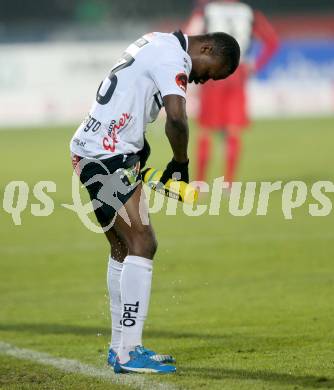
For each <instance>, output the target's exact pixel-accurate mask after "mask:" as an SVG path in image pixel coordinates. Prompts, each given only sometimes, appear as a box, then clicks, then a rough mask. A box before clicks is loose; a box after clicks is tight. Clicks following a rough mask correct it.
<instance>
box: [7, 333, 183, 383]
mask: <svg viewBox="0 0 334 390" xmlns="http://www.w3.org/2000/svg"><path fill="white" fill-rule="evenodd" d="M0 355H7V356H11V357H14V358H16V359H20V360H28V361H31V362H35V363H39V364H42V365H45V366H51V367H54V368H57V369H58V370H61V371H64V372H68V373H72V374H81V375H85V376H90V377H93V378H99V379H103V380H105V381H108V382H110V383H113V384H117V385H127V386H130V387H132V388H135V389H141V390H177V389H178V388H177V387H176V386H173V385H170V384H164V383H160V382H158V381H156V380H154V379H151V378H148V377H147V376H143V375H144V374H142V375H134V374H128V375H123V374H118V375H116V374H114V372H113V369H112V368H111V367H110V368H99V367H94V366H91V365H88V364H84V363H81V362H79V361H78V360H72V359H65V358H58V357H54V356H52V355H49V354H47V353H45V352H38V351H34V350H31V349H25V348H18V347H15V346H14V345H11V344H8V343H4V342H2V341H0ZM157 375H158V374H157Z"/></svg>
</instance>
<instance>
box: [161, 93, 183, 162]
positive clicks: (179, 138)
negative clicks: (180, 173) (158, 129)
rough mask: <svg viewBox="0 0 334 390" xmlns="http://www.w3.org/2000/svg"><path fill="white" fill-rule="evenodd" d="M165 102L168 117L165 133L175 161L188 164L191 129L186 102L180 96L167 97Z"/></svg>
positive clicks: (164, 99)
mask: <svg viewBox="0 0 334 390" xmlns="http://www.w3.org/2000/svg"><path fill="white" fill-rule="evenodd" d="M163 101H164V105H165V110H166V115H167V119H166V126H165V131H166V135H167V138H168V140H169V142H170V145H171V147H172V150H173V153H174V160H175V161H177V162H180V163H184V162H187V161H188V140H189V128H188V119H187V114H186V101H185V99H184V98H183V97H182V96H179V95H167V96H165V97H164V98H163Z"/></svg>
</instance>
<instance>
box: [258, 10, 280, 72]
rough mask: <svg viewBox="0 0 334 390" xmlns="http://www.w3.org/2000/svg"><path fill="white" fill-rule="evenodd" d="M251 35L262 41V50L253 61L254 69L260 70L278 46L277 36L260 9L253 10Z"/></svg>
mask: <svg viewBox="0 0 334 390" xmlns="http://www.w3.org/2000/svg"><path fill="white" fill-rule="evenodd" d="M254 15H255V20H254V27H253V35H254V37H255V38H256V39H258V40H259V41H260V42H262V50H261V52H260V54H259V55H258V57H257V59H256V63H255V70H256V71H259V70H261V69H262V68H263V67H264V66H265V65H266V64H267V63H268V62H269V61H270V59H271V57H272V56H273V55H274V54H275V53H276V51H277V50H278V47H279V38H278V35H277V34H276V32H275V30H274V27H273V26H272V25H271V23H270V22H269V20H268V19H267V18H266V17H265V16H264V14H263V13H262V12H260V11H255V14H254Z"/></svg>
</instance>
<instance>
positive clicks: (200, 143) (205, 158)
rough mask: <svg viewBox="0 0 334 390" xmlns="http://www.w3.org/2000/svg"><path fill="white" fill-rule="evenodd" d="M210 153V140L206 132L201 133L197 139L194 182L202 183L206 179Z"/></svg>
mask: <svg viewBox="0 0 334 390" xmlns="http://www.w3.org/2000/svg"><path fill="white" fill-rule="evenodd" d="M210 153H211V139H210V135H209V134H208V132H204V131H202V132H201V133H200V134H199V136H198V139H197V173H196V180H199V181H203V180H205V178H206V173H207V167H208V162H209V158H210Z"/></svg>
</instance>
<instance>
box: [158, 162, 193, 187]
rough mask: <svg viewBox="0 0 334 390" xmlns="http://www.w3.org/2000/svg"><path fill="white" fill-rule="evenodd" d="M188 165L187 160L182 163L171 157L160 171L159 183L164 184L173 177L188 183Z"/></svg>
mask: <svg viewBox="0 0 334 390" xmlns="http://www.w3.org/2000/svg"><path fill="white" fill-rule="evenodd" d="M188 165H189V160H188V161H186V162H183V163H179V162H177V161H175V160H174V159H172V161H171V162H169V163H168V165H167V167H166V169H165V170H164V172H163V173H162V176H161V178H160V183H162V184H166V183H167V181H168V180H169V179H173V178H174V179H175V178H176V179H177V180H181V181H184V182H186V183H189V172H188ZM174 174H176V175H174Z"/></svg>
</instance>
